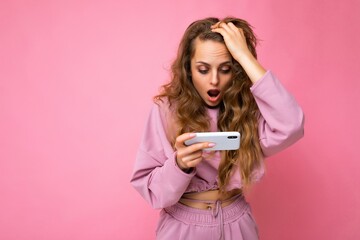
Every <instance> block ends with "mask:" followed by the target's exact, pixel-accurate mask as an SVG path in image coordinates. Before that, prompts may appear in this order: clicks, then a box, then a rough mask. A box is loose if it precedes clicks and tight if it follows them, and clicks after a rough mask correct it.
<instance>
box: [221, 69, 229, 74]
mask: <svg viewBox="0 0 360 240" xmlns="http://www.w3.org/2000/svg"><path fill="white" fill-rule="evenodd" d="M230 71H231V68H222V69H220V72H221V73H225V74H226V73H230Z"/></svg>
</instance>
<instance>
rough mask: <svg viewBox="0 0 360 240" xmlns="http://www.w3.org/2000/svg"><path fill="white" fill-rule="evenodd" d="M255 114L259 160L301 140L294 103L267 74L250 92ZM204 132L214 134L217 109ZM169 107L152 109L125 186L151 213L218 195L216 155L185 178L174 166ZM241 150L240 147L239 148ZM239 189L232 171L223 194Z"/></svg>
mask: <svg viewBox="0 0 360 240" xmlns="http://www.w3.org/2000/svg"><path fill="white" fill-rule="evenodd" d="M250 90H251V92H252V94H253V96H254V98H255V101H256V103H257V105H258V107H259V110H260V113H261V115H260V117H259V126H258V130H259V141H260V146H261V149H262V153H263V155H264V157H268V156H271V155H273V154H275V153H277V152H279V151H281V150H283V149H285V148H287V147H289V146H290V145H292V144H293V143H295V142H296V141H297V140H299V139H300V138H301V137H302V136H303V135H304V114H303V111H302V109H301V107H300V106H299V105H298V103H297V102H296V100H295V98H294V97H293V96H292V95H291V94H290V93H289V92H288V91H287V90H286V89H285V88H284V86H283V85H282V84H281V83H280V81H279V80H278V79H277V78H276V77H275V76H274V74H273V73H272V72H271V71H267V72H266V73H265V75H264V76H263V77H262V78H261V79H259V80H258V81H257V82H256V83H255V84H254V85H252V86H251V88H250ZM207 111H208V115H209V117H210V118H211V129H210V131H217V116H218V109H208V110H207ZM172 116H173V115H172V111H171V110H170V107H169V103H168V102H167V101H165V100H164V101H159V102H157V103H154V104H153V106H152V109H151V111H150V114H149V117H148V119H147V122H146V125H145V131H144V133H143V136H142V140H141V142H140V145H139V148H138V152H137V156H136V161H135V165H134V171H133V174H132V177H131V184H132V185H133V187H134V188H135V189H136V190H137V191H138V192H139V193H140V194H141V195H142V197H143V198H144V199H145V200H146V201H147V202H148V203H149V204H150V205H151V206H152V207H153V208H165V207H169V206H171V205H173V204H175V203H177V202H178V201H179V199H180V198H181V196H182V195H183V194H184V193H188V192H202V191H207V190H213V189H218V166H219V163H220V159H221V158H220V152H219V151H216V152H213V153H207V154H206V153H205V154H204V155H203V157H204V159H203V161H201V162H200V164H198V165H197V166H196V168H195V169H194V170H193V171H192V172H190V173H185V172H183V171H182V170H181V169H180V168H179V167H178V166H177V164H176V151H175V150H174V148H173V146H172V144H171V143H170V141H169V139H170V138H171V137H172V136H170V135H171V131H169V128H170V127H171V126H172V124H171V123H172V122H173V121H174V118H173V117H172ZM240 145H241V144H240ZM263 175H264V166H263V165H261V166H260V167H259V168H257V169H255V170H254V172H253V173H252V181H253V182H256V181H258V180H259V179H261V177H262V176H263ZM237 188H239V189H241V188H242V181H241V177H240V172H239V169H238V168H234V170H233V172H232V175H231V178H230V182H229V184H228V185H227V190H232V189H237Z"/></svg>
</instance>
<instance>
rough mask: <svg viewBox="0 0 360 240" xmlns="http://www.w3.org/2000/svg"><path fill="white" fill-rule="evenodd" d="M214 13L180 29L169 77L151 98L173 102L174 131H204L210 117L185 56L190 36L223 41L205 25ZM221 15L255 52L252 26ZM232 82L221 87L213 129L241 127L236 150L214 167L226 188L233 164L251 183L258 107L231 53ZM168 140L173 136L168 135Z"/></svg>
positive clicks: (257, 153)
mask: <svg viewBox="0 0 360 240" xmlns="http://www.w3.org/2000/svg"><path fill="white" fill-rule="evenodd" d="M219 21H220V20H219V19H218V18H206V19H202V20H198V21H195V22H193V23H191V24H190V25H189V27H188V28H187V29H186V31H185V33H184V35H183V38H182V40H181V42H180V45H179V48H178V52H177V57H176V59H175V60H174V62H173V64H172V66H171V73H172V75H171V81H170V82H169V83H167V84H165V85H163V86H162V91H161V93H160V94H159V95H157V96H155V97H154V100H155V101H157V100H161V99H162V98H164V97H165V98H167V100H168V102H169V104H170V106H171V107H172V108H173V112H174V117H175V121H176V125H177V127H176V131H177V132H176V136H178V135H180V134H183V133H185V132H203V131H208V130H209V127H210V118H209V116H208V115H207V107H206V105H205V104H204V101H203V100H202V98H201V96H200V95H199V94H198V92H197V91H196V89H195V87H194V85H193V82H192V76H191V65H190V64H191V59H192V57H193V56H194V54H195V43H194V42H195V39H196V38H199V39H200V40H203V41H204V40H211V41H216V42H220V43H224V39H223V37H222V35H221V34H219V33H215V32H212V31H211V28H210V27H211V25H213V24H215V23H217V22H219ZM221 21H223V22H225V23H228V22H232V23H233V24H234V25H235V26H236V27H238V28H241V29H243V31H244V34H245V37H246V42H247V45H248V48H249V50H250V51H251V53H252V54H253V55H254V57H255V58H256V57H257V54H256V50H255V47H256V44H257V39H256V37H255V35H254V33H253V30H252V27H251V25H250V24H249V23H247V22H246V21H245V20H242V19H238V18H232V17H227V18H224V19H222V20H221ZM232 62H233V63H232V64H233V65H232V79H231V81H232V84H231V86H230V87H229V88H228V89H227V90H226V92H225V93H224V96H223V101H222V102H221V103H220V106H219V116H218V122H217V127H218V129H219V131H238V132H240V133H241V147H240V149H239V150H231V151H225V152H224V153H223V154H222V159H221V162H220V165H219V168H218V175H219V183H218V184H219V189H220V191H221V192H223V193H225V192H226V186H227V184H228V183H229V180H230V177H231V174H232V170H233V168H234V167H239V169H240V174H241V179H242V181H243V183H244V186H247V185H249V184H250V183H251V174H252V172H253V170H254V169H256V168H257V167H259V166H260V164H261V161H262V152H261V148H260V143H259V136H258V117H259V109H258V107H257V104H256V102H255V100H254V98H253V95H252V93H251V91H250V87H251V86H252V82H251V80H250V79H249V77H248V75H247V74H246V72H245V71H244V69H243V68H242V67H241V65H240V64H239V63H238V62H237V61H236V60H235V59H232ZM170 141H171V142H172V143H174V142H175V139H171V140H170Z"/></svg>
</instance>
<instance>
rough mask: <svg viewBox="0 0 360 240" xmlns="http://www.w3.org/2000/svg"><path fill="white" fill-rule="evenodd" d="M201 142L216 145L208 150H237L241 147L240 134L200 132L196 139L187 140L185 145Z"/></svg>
mask: <svg viewBox="0 0 360 240" xmlns="http://www.w3.org/2000/svg"><path fill="white" fill-rule="evenodd" d="M199 142H211V143H215V146H214V147H211V148H205V149H206V150H214V151H215V150H237V149H239V147H240V133H239V132H198V133H195V137H193V138H192V139H189V140H186V141H185V145H187V146H189V145H191V144H194V143H199Z"/></svg>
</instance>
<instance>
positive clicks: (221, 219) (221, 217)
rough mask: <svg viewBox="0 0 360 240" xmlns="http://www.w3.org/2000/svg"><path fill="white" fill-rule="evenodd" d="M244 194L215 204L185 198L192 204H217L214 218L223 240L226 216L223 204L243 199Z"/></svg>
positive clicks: (213, 214)
mask: <svg viewBox="0 0 360 240" xmlns="http://www.w3.org/2000/svg"><path fill="white" fill-rule="evenodd" d="M241 196H242V194H241V193H240V194H237V195H235V196H232V197H231V198H229V199H226V200H225V201H221V200H216V201H215V202H213V201H206V200H199V199H191V198H184V199H186V200H188V201H192V202H201V203H206V204H215V207H214V208H212V209H211V210H212V216H213V217H214V218H215V219H218V223H219V224H218V225H219V239H220V240H222V239H223V238H224V215H223V209H222V206H221V205H222V204H223V203H225V202H228V201H232V200H234V199H236V198H238V197H241Z"/></svg>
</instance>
